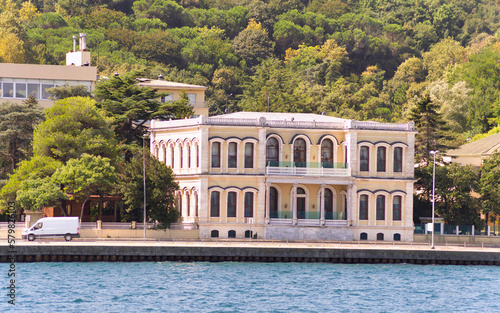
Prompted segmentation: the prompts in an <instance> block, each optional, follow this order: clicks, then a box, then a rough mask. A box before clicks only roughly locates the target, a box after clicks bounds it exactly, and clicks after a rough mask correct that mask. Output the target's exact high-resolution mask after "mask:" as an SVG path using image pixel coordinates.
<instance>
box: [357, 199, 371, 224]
mask: <svg viewBox="0 0 500 313" xmlns="http://www.w3.org/2000/svg"><path fill="white" fill-rule="evenodd" d="M362 199H366V201H364V203H365V204H366V205H365V206H362V205H361V204H362V203H363V202H362ZM369 202H370V196H369V195H367V194H362V195H359V220H360V221H367V220H368V219H369V212H370V211H369V207H370V205H369Z"/></svg>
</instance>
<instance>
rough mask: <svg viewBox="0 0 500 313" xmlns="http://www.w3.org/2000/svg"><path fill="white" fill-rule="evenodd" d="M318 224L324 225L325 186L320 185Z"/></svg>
mask: <svg viewBox="0 0 500 313" xmlns="http://www.w3.org/2000/svg"><path fill="white" fill-rule="evenodd" d="M319 214H320V215H319V224H320V225H321V226H323V225H325V184H321V191H320V197H319Z"/></svg>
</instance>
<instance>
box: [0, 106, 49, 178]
mask: <svg viewBox="0 0 500 313" xmlns="http://www.w3.org/2000/svg"><path fill="white" fill-rule="evenodd" d="M43 119H44V113H43V109H42V107H41V106H39V105H38V102H37V101H36V100H35V98H34V97H33V96H30V97H29V98H28V99H27V100H25V101H23V103H22V104H14V103H8V102H6V103H3V104H0V156H1V157H2V158H6V159H7V160H9V163H10V167H9V170H8V171H7V172H10V173H12V171H14V169H15V168H16V166H17V164H18V163H19V162H20V161H21V160H23V159H26V158H28V157H29V156H30V155H31V140H32V139H33V131H34V128H35V126H36V125H38V124H39V123H41V122H42V121H43ZM1 176H3V175H1ZM1 176H0V177H1Z"/></svg>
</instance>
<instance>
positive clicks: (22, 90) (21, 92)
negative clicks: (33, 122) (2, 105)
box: [16, 83, 26, 99]
mask: <svg viewBox="0 0 500 313" xmlns="http://www.w3.org/2000/svg"><path fill="white" fill-rule="evenodd" d="M16 98H20V99H26V83H16Z"/></svg>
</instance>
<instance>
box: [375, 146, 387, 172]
mask: <svg viewBox="0 0 500 313" xmlns="http://www.w3.org/2000/svg"><path fill="white" fill-rule="evenodd" d="M385 152H386V148H385V147H378V148H377V172H385V167H386V166H385V164H386V153H385Z"/></svg>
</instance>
